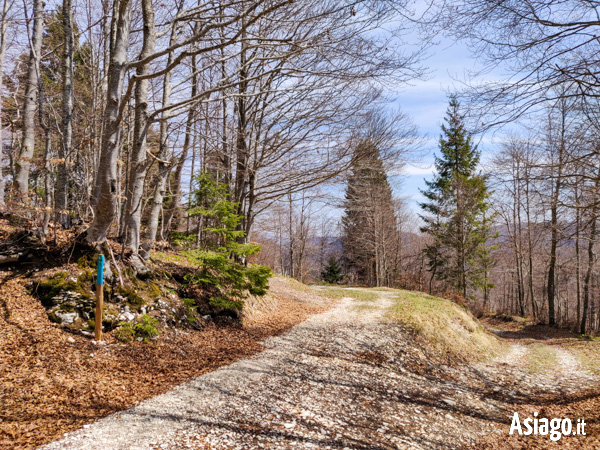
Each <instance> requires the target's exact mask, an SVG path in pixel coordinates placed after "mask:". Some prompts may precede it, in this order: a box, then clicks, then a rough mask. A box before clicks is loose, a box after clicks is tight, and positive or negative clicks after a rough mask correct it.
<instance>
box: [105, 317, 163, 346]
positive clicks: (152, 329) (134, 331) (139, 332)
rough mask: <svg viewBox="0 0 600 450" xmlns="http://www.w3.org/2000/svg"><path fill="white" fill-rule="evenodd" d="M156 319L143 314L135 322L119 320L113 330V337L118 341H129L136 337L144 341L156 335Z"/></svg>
mask: <svg viewBox="0 0 600 450" xmlns="http://www.w3.org/2000/svg"><path fill="white" fill-rule="evenodd" d="M159 334H160V330H159V329H158V320H156V319H155V318H154V317H150V316H149V315H147V314H144V315H143V316H142V317H141V318H140V319H138V322H137V323H133V322H121V323H119V328H117V330H116V332H115V338H116V339H117V340H118V341H120V342H131V341H133V340H134V339H136V338H143V339H144V342H148V341H149V340H150V339H152V338H154V337H156V336H158V335H159Z"/></svg>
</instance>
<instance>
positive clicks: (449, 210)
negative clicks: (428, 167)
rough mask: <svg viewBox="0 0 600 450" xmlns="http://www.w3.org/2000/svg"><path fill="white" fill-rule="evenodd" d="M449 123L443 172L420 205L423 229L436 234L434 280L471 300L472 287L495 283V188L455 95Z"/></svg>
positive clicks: (430, 251) (431, 252) (440, 161)
mask: <svg viewBox="0 0 600 450" xmlns="http://www.w3.org/2000/svg"><path fill="white" fill-rule="evenodd" d="M445 121H446V124H444V125H442V136H441V137H440V143H439V146H440V156H439V157H438V156H436V158H435V167H436V169H437V174H436V176H435V177H434V179H433V180H432V181H428V182H426V184H427V190H425V191H422V193H423V195H424V196H425V198H426V199H427V201H426V202H424V203H421V205H420V206H421V208H422V209H423V211H424V213H425V214H423V215H422V216H421V218H422V219H423V221H424V222H425V225H424V226H423V227H422V228H421V231H422V232H424V233H427V234H429V235H430V236H431V237H432V238H433V241H432V242H431V244H429V245H428V246H427V247H426V248H425V250H424V251H425V254H426V256H427V258H428V264H429V269H430V271H431V274H432V275H431V282H432V281H433V279H434V278H437V279H438V280H442V281H444V282H445V283H446V284H447V285H448V286H450V287H452V288H454V289H456V290H457V291H458V292H460V293H461V294H462V295H463V297H465V298H466V297H467V293H468V291H469V290H470V289H472V288H477V289H482V290H483V291H484V292H486V293H487V291H488V289H489V288H490V287H491V285H490V283H489V274H488V272H489V268H490V265H491V260H490V247H489V246H488V245H487V241H488V240H489V239H490V238H491V237H493V233H492V232H491V228H490V224H491V215H490V213H489V211H488V210H489V203H488V197H489V192H488V187H487V184H486V178H485V177H484V176H482V175H480V174H477V173H476V169H477V165H478V164H479V157H480V153H479V151H478V150H477V148H476V146H474V145H473V144H472V142H471V136H470V135H469V133H468V132H467V131H466V129H465V125H464V118H463V116H462V115H461V114H460V104H459V103H458V101H457V99H456V97H454V96H452V97H450V103H449V107H448V111H447V113H446V118H445ZM431 282H430V290H431Z"/></svg>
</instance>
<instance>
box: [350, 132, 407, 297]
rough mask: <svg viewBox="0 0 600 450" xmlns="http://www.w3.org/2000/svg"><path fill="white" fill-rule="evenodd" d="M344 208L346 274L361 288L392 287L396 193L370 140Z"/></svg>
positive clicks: (357, 155) (359, 150)
mask: <svg viewBox="0 0 600 450" xmlns="http://www.w3.org/2000/svg"><path fill="white" fill-rule="evenodd" d="M344 208H345V214H344V216H343V218H342V229H343V230H342V234H343V235H342V249H343V251H344V266H345V268H346V273H348V274H352V275H353V276H354V278H355V281H357V282H358V283H361V284H366V285H370V286H372V285H376V286H390V285H392V284H393V281H394V280H393V274H394V273H395V267H394V264H393V257H394V255H395V246H396V245H397V243H398V231H397V226H396V225H397V224H396V215H395V213H394V204H393V197H392V190H391V188H390V185H389V182H388V179H387V174H386V171H385V168H384V166H383V162H382V161H381V158H380V155H379V149H378V148H377V146H376V145H375V144H374V143H373V142H372V141H370V140H368V139H366V140H364V141H362V142H361V143H360V144H359V145H358V146H357V147H356V149H355V152H354V164H353V166H352V171H351V174H350V176H349V178H348V185H347V189H346V200H345V204H344Z"/></svg>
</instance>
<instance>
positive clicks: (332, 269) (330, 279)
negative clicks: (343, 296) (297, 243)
mask: <svg viewBox="0 0 600 450" xmlns="http://www.w3.org/2000/svg"><path fill="white" fill-rule="evenodd" d="M321 278H322V279H323V281H325V282H326V283H330V284H335V283H339V282H340V281H342V280H343V279H344V274H343V273H342V267H341V266H340V264H339V263H338V260H337V258H336V257H335V256H330V257H329V260H328V261H327V265H326V266H325V267H324V268H323V271H322V272H321Z"/></svg>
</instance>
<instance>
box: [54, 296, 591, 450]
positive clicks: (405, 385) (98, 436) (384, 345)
mask: <svg viewBox="0 0 600 450" xmlns="http://www.w3.org/2000/svg"><path fill="white" fill-rule="evenodd" d="M356 291H357V290H355V292H356ZM361 291H364V292H367V293H370V294H371V297H375V298H361V297H360V296H354V297H345V298H343V299H342V300H340V301H339V303H338V304H337V305H336V306H335V307H334V308H333V309H330V310H329V311H327V312H324V313H321V314H317V315H314V316H312V317H311V318H309V319H308V320H306V321H305V322H303V323H301V324H299V325H297V326H295V327H294V328H292V329H291V330H290V331H289V332H287V333H285V334H283V335H281V336H278V337H273V338H269V339H268V340H267V342H266V345H265V350H264V351H263V352H261V353H259V354H257V355H255V356H254V357H251V358H248V359H245V360H241V361H239V362H236V363H234V364H231V365H229V366H227V367H223V368H221V369H218V370H216V371H214V372H211V373H208V374H206V375H203V376H201V377H198V378H196V379H194V380H192V381H190V382H188V383H185V384H182V385H180V386H179V387H177V388H175V389H173V390H172V391H170V392H168V393H166V394H164V395H160V396H157V397H154V398H152V399H150V400H147V401H145V402H142V403H141V404H139V405H138V406H136V407H134V408H131V409H129V410H127V411H123V412H121V413H117V414H113V415H111V416H108V417H106V418H104V419H102V420H99V421H97V422H95V423H93V424H91V425H87V426H85V427H84V428H83V429H81V430H78V431H76V432H73V433H71V434H69V435H68V436H66V438H65V439H63V440H62V441H60V442H55V443H52V444H49V445H47V446H46V447H44V448H45V449H59V448H60V449H62V448H81V449H93V448H98V449H101V448H102V449H105V448H111V449H158V448H169V449H179V448H240V449H243V448H263V447H264V448H266V447H269V448H294V447H295V448H364V449H366V448H382V449H386V448H458V447H470V446H473V447H475V446H477V447H481V446H486V445H488V446H489V447H490V448H491V447H493V446H494V445H496V446H497V444H498V443H499V442H502V443H503V444H504V446H506V445H510V446H512V447H515V448H519V447H527V446H531V445H532V444H533V443H534V441H531V440H530V441H527V440H519V439H517V438H514V439H513V438H512V437H510V436H508V430H509V424H510V418H511V417H512V414H513V412H514V411H515V410H517V409H518V410H528V408H529V407H530V406H531V407H534V408H535V407H537V404H539V402H546V401H548V402H550V401H552V402H556V398H557V397H559V396H564V395H565V394H567V393H568V394H571V395H572V394H575V393H576V392H579V391H581V390H582V389H583V388H584V387H589V386H591V385H596V384H597V383H598V379H597V377H596V376H594V375H591V374H590V373H589V371H585V370H584V369H583V368H582V367H581V364H580V363H579V362H578V359H577V358H576V357H575V356H574V355H573V354H572V353H571V352H570V351H569V350H568V349H566V348H563V347H562V346H561V344H560V343H555V342H554V341H553V340H551V339H541V341H544V343H543V344H542V343H540V342H538V341H540V339H539V338H538V339H536V338H535V337H534V336H530V335H527V336H526V337H523V336H520V335H519V333H518V332H511V331H506V330H502V329H498V328H492V329H493V331H495V332H496V333H497V334H499V335H504V336H502V339H505V340H506V341H507V349H508V350H507V351H506V352H504V354H502V355H500V356H498V357H495V358H490V359H488V360H487V361H486V362H481V363H474V364H464V363H461V364H452V363H448V364H445V363H442V362H440V361H437V362H436V361H435V360H432V359H430V358H429V357H428V354H427V351H426V349H425V348H424V347H423V345H422V344H419V343H418V342H417V341H416V340H415V339H414V336H413V335H412V334H411V332H410V331H409V330H407V329H406V328H404V327H403V326H402V325H401V324H399V323H397V322H395V321H392V320H390V318H389V314H388V312H389V310H390V307H391V306H392V305H393V303H394V292H393V291H377V290H361ZM372 294H375V295H374V296H373V295H372ZM511 333H512V334H511ZM546 341H548V343H546ZM538 357H539V358H538ZM545 357H548V358H549V360H550V361H551V364H552V367H547V365H545V364H547V363H546V362H545V359H544V358H545ZM565 439H566V438H565ZM540 442H542V444H551V442H550V441H549V439H548V437H544V440H543V441H540ZM590 442H591V441H590ZM588 443H589V442H588ZM572 444H575V441H573V442H572ZM576 446H577V445H576Z"/></svg>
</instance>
